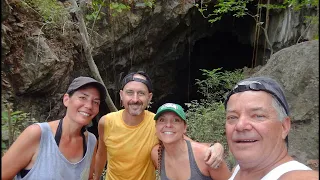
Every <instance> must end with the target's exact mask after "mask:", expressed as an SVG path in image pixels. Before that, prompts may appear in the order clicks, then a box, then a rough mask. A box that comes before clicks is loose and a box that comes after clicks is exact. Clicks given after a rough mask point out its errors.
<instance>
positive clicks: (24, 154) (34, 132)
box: [1, 124, 41, 180]
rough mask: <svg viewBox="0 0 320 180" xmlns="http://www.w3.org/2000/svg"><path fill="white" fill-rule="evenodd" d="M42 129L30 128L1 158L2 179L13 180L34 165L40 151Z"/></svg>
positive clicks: (37, 127)
mask: <svg viewBox="0 0 320 180" xmlns="http://www.w3.org/2000/svg"><path fill="white" fill-rule="evenodd" d="M40 137H41V128H40V126H39V125H37V124H33V125H30V126H28V127H27V128H26V129H25V130H24V131H23V132H22V133H21V134H20V136H19V137H18V138H17V140H16V141H15V142H14V143H13V144H12V145H11V147H10V148H9V149H8V151H7V152H6V153H5V154H4V155H3V156H2V158H1V179H2V180H6V179H10V180H11V179H13V178H14V176H16V175H17V174H18V172H19V171H21V170H22V169H24V168H26V167H27V166H28V165H33V163H34V162H35V159H36V152H37V150H38V149H39V143H40Z"/></svg>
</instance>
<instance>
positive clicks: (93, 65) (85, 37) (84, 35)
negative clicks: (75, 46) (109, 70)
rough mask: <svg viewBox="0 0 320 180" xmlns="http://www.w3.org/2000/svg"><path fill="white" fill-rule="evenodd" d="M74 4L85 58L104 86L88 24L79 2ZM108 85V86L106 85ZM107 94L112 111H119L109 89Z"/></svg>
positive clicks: (96, 77)
mask: <svg viewBox="0 0 320 180" xmlns="http://www.w3.org/2000/svg"><path fill="white" fill-rule="evenodd" d="M70 1H71V3H72V5H73V8H74V9H76V11H75V14H76V17H77V18H78V21H79V31H80V35H81V39H82V42H83V49H84V54H85V58H86V60H87V62H88V65H89V68H90V71H91V73H92V75H93V77H94V78H95V79H97V80H98V81H99V82H101V83H102V84H103V85H104V86H105V84H104V82H103V80H102V78H101V76H100V73H99V70H98V68H97V65H96V63H95V62H94V60H93V58H92V54H91V45H90V40H89V35H88V31H87V28H86V25H85V22H84V19H83V14H82V12H81V9H80V8H79V6H78V4H77V2H76V1H75V0H70ZM105 87H106V86H105ZM106 95H107V96H106V97H105V100H106V104H107V106H108V108H109V110H110V111H112V112H114V111H117V110H118V109H117V108H116V106H115V105H114V103H113V101H112V99H111V97H110V95H109V93H108V90H107V94H106Z"/></svg>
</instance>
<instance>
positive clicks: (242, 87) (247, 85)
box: [224, 76, 289, 115]
mask: <svg viewBox="0 0 320 180" xmlns="http://www.w3.org/2000/svg"><path fill="white" fill-rule="evenodd" d="M244 91H265V92H267V93H269V94H271V95H273V96H274V97H275V98H276V99H277V100H278V101H279V103H280V104H281V105H282V107H283V108H284V110H285V111H286V113H287V115H289V105H288V102H287V100H286V97H285V95H284V93H283V90H282V88H281V86H280V85H279V84H278V83H277V81H275V80H274V79H271V78H269V77H265V76H260V77H252V78H248V79H244V80H242V81H240V82H239V83H237V85H236V86H235V87H234V88H233V89H232V90H231V91H230V92H229V94H228V95H227V97H226V99H225V102H224V107H225V108H226V105H227V102H228V100H229V98H230V96H231V95H233V94H235V93H238V92H244Z"/></svg>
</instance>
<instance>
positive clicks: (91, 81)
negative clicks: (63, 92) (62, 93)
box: [67, 76, 107, 101]
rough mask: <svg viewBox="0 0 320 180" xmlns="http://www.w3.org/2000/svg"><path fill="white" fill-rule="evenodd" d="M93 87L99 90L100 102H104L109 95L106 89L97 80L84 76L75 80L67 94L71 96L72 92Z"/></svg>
mask: <svg viewBox="0 0 320 180" xmlns="http://www.w3.org/2000/svg"><path fill="white" fill-rule="evenodd" d="M89 84H90V85H92V86H94V87H96V88H97V89H98V91H99V92H100V100H101V101H104V100H105V98H106V95H107V90H106V88H105V87H104V85H103V84H101V83H100V82H98V81H97V80H95V79H93V78H91V77H84V76H80V77H77V78H75V79H74V80H73V81H72V82H71V84H70V85H69V87H68V90H67V93H68V94H69V93H70V92H73V91H76V90H78V89H80V88H81V87H83V86H85V85H89Z"/></svg>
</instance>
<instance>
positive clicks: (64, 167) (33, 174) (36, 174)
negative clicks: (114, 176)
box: [15, 123, 97, 180]
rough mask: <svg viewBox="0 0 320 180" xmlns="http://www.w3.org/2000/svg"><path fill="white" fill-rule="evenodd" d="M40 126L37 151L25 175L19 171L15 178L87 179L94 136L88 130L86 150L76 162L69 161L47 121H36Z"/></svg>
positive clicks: (29, 179) (26, 179) (17, 179)
mask: <svg viewBox="0 0 320 180" xmlns="http://www.w3.org/2000/svg"><path fill="white" fill-rule="evenodd" d="M36 124H38V125H39V126H40V128H41V138H40V144H39V153H38V156H37V159H36V162H35V164H34V165H33V167H32V169H31V170H30V171H29V172H28V174H27V175H26V176H24V177H23V178H21V175H20V173H18V174H17V175H16V177H15V179H16V180H62V179H66V180H88V178H89V172H90V165H91V160H92V155H93V151H94V147H95V144H96V141H97V139H96V137H95V136H94V135H93V134H92V133H90V132H88V142H87V152H86V154H85V156H84V157H83V158H82V159H81V160H80V161H79V162H76V163H71V162H69V161H68V160H67V159H66V158H65V157H64V156H63V154H62V153H61V152H60V150H59V147H58V146H57V143H56V141H55V139H54V136H53V134H52V132H51V129H50V126H49V124H48V123H36Z"/></svg>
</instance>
